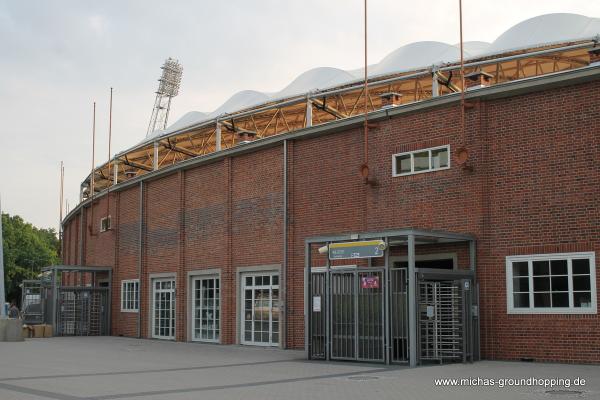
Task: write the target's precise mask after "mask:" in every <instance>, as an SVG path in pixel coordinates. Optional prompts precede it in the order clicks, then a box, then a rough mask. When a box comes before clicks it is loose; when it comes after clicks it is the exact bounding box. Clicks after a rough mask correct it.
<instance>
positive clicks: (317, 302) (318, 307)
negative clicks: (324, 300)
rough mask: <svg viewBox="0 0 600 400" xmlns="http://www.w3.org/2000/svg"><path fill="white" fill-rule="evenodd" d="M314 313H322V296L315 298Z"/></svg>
mask: <svg viewBox="0 0 600 400" xmlns="http://www.w3.org/2000/svg"><path fill="white" fill-rule="evenodd" d="M313 312H321V296H313Z"/></svg>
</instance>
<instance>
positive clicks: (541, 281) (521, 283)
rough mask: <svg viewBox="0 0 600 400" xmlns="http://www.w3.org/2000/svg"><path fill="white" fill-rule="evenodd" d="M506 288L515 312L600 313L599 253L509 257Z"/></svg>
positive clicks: (510, 308) (510, 311) (508, 300)
mask: <svg viewBox="0 0 600 400" xmlns="http://www.w3.org/2000/svg"><path fill="white" fill-rule="evenodd" d="M506 288H507V303H508V304H507V309H508V312H509V313H511V314H528V313H539V314H544V313H557V314H588V313H596V263H595V254H594V253H593V252H591V253H563V254H539V255H528V256H511V257H506Z"/></svg>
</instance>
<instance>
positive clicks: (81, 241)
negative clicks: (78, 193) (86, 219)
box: [78, 205, 85, 265]
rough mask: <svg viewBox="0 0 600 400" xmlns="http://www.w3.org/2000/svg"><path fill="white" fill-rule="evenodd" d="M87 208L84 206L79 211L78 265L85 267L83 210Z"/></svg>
mask: <svg viewBox="0 0 600 400" xmlns="http://www.w3.org/2000/svg"><path fill="white" fill-rule="evenodd" d="M84 208H85V207H84V206H83V205H82V206H81V209H80V210H79V260H78V264H79V265H83V237H84V236H83V209H84Z"/></svg>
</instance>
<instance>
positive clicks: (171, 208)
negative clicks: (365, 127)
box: [63, 67, 600, 363]
mask: <svg viewBox="0 0 600 400" xmlns="http://www.w3.org/2000/svg"><path fill="white" fill-rule="evenodd" d="M467 100H468V101H469V103H470V104H472V105H473V107H470V108H468V109H467V111H466V132H465V135H464V136H463V134H462V133H461V128H460V127H461V122H460V118H461V112H460V101H459V97H458V96H457V95H449V96H444V97H439V98H435V99H431V100H428V101H423V102H419V103H414V104H409V105H404V106H402V107H396V108H390V109H387V110H381V111H378V112H375V113H371V116H370V119H371V121H372V122H373V123H374V124H376V125H375V126H374V127H372V128H371V130H370V134H369V142H368V146H369V147H368V151H369V160H370V161H369V163H370V171H371V177H372V178H373V179H374V180H375V181H376V184H374V185H367V184H365V183H364V181H363V179H362V178H361V176H360V174H359V166H360V164H361V163H362V160H363V156H364V155H363V134H362V127H361V118H360V117H357V118H349V119H347V120H344V121H343V122H342V123H339V124H324V125H321V126H316V127H309V128H306V129H303V130H301V131H298V132H292V133H289V134H282V135H279V136H274V137H270V138H266V139H262V140H257V141H255V142H253V143H250V144H244V145H239V146H236V147H234V148H232V149H228V150H224V151H221V152H219V153H216V154H212V155H209V156H205V157H199V158H198V159H197V160H194V162H190V163H185V165H181V166H175V167H174V168H169V169H167V170H161V171H156V172H155V173H149V174H147V175H144V176H143V177H142V178H141V179H139V180H135V181H134V182H124V183H122V184H119V185H117V186H115V187H114V188H113V189H112V191H111V192H110V194H109V195H108V196H107V195H106V194H104V195H102V196H99V197H97V198H96V199H95V200H94V202H93V205H91V203H90V201H89V200H88V201H86V202H84V203H82V205H80V206H79V207H78V208H77V209H75V210H73V211H72V212H71V213H70V214H69V215H68V216H67V218H66V219H65V220H64V236H63V238H64V241H63V243H64V251H63V259H64V260H63V261H64V264H65V265H85V266H109V267H112V268H113V281H112V283H111V286H112V313H111V316H112V334H113V335H122V336H133V337H137V336H140V337H144V338H149V337H152V336H153V335H152V322H151V317H152V316H151V311H150V309H151V307H152V305H151V295H150V293H151V279H153V278H156V277H161V276H170V277H173V279H174V280H175V283H176V287H177V291H176V305H175V321H176V322H175V323H176V326H175V333H174V336H175V340H178V341H189V340H191V339H192V337H191V335H192V327H191V322H190V321H191V318H192V316H191V313H192V312H191V300H190V299H191V284H190V279H191V277H192V276H193V274H194V273H201V272H202V271H206V270H208V271H211V272H214V273H216V274H218V276H219V278H220V321H219V324H220V339H219V342H220V343H222V344H233V343H240V341H241V338H240V336H241V333H240V332H241V329H242V328H241V326H240V325H241V322H240V312H241V311H240V307H243V305H241V304H240V296H241V290H240V284H241V283H240V279H242V278H241V277H242V275H240V271H252V270H253V268H254V267H256V268H258V270H259V271H262V270H268V269H272V270H274V271H276V272H277V273H280V274H281V273H282V271H281V270H282V268H284V267H283V265H284V263H287V266H286V267H285V268H286V271H285V275H286V288H285V292H286V299H287V304H286V305H285V307H284V308H283V309H284V310H285V312H284V313H283V314H282V315H283V317H282V320H281V339H280V340H281V342H282V343H280V344H281V345H282V347H286V348H302V347H303V346H304V344H305V326H304V325H305V317H304V313H305V304H304V297H305V294H304V281H305V276H304V267H305V240H306V239H307V238H309V237H315V236H320V235H329V234H338V233H341V234H349V233H356V232H379V231H385V230H390V229H402V228H418V229H426V230H432V231H445V232H456V233H460V234H469V235H472V236H473V237H475V238H476V257H477V280H478V283H479V293H480V336H481V339H480V347H481V357H482V358H485V359H505V360H518V359H523V358H528V359H534V360H540V361H561V362H586V363H597V362H600V318H598V315H597V313H596V312H592V313H560V312H557V313H534V314H519V313H509V312H508V311H507V277H506V274H507V272H506V271H507V267H506V263H507V257H510V256H515V255H528V254H533V255H535V254H549V253H580V252H594V253H597V252H598V251H600V228H599V226H600V208H599V207H598V204H599V201H600V195H599V194H600V189H599V188H600V158H599V154H600V142H599V137H600V68H598V67H596V68H588V69H586V71H584V72H582V71H578V70H573V71H567V72H564V73H560V74H556V75H552V76H546V77H539V78H535V79H532V80H529V81H525V82H514V83H511V84H505V85H500V86H498V87H489V88H482V89H478V90H473V91H469V92H468V93H467ZM443 145H449V149H450V160H451V162H450V168H448V169H443V170H439V171H432V172H429V173H423V174H414V175H407V176H393V175H392V161H391V160H392V156H393V155H394V154H397V153H403V152H407V151H414V150H419V149H426V148H434V147H437V146H443ZM284 146H285V147H286V151H285V152H284ZM461 147H466V148H467V149H468V151H469V158H468V161H467V163H466V165H459V162H458V159H457V157H458V151H457V149H459V148H461ZM284 153H285V157H284ZM284 160H285V164H284ZM284 175H285V183H284ZM284 185H286V186H287V187H285V186H284ZM284 192H286V193H285V195H284ZM284 200H285V202H284ZM107 203H108V204H107ZM285 206H286V210H285V215H287V229H286V230H287V231H286V232H284V228H285V227H286V225H285V224H284V207H285ZM107 210H108V214H109V215H110V216H111V218H112V228H111V229H110V230H107V231H105V232H100V226H99V224H100V218H101V217H104V216H106V215H107ZM92 215H93V218H92ZM284 233H285V234H284ZM284 238H286V240H287V243H284ZM284 244H285V246H284ZM284 249H285V251H287V254H286V256H287V257H285V258H284ZM448 252H454V253H456V254H457V258H458V264H459V267H464V265H465V263H468V261H467V259H468V247H466V246H463V245H461V244H454V245H451V244H446V245H418V246H417V254H425V253H448ZM315 263H316V264H318V261H315ZM316 264H314V265H313V266H318V265H316ZM592 268H595V265H592ZM165 274H168V275H165ZM129 279H139V282H140V288H141V290H140V292H141V298H140V303H139V311H138V312H133V313H132V312H122V311H121V307H120V306H121V305H122V304H121V293H120V292H121V287H122V285H121V281H123V280H129ZM599 283H600V282H598V275H597V274H596V277H595V282H592V287H593V290H592V293H594V296H596V298H597V292H596V290H595V287H597V286H598V285H599ZM596 300H597V299H596ZM596 302H597V301H596ZM594 306H595V304H594Z"/></svg>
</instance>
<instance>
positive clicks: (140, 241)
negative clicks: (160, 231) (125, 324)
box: [137, 181, 144, 339]
mask: <svg viewBox="0 0 600 400" xmlns="http://www.w3.org/2000/svg"><path fill="white" fill-rule="evenodd" d="M139 207H140V220H139V221H138V234H139V237H138V244H139V246H138V265H137V267H138V268H137V270H138V271H137V273H138V316H137V337H138V339H141V338H142V304H143V303H142V286H143V285H142V254H143V253H142V248H143V244H144V243H143V239H144V236H143V235H144V234H143V231H142V229H143V227H144V182H143V181H140V204H139Z"/></svg>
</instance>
